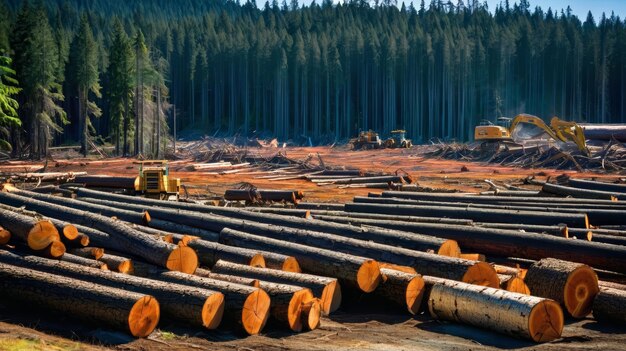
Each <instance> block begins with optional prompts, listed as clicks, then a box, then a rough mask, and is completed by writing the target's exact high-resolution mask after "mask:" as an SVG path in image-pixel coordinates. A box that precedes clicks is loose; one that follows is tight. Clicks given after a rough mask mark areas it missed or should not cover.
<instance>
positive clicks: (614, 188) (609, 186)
mask: <svg viewBox="0 0 626 351" xmlns="http://www.w3.org/2000/svg"><path fill="white" fill-rule="evenodd" d="M568 185H569V186H570V187H573V188H578V189H587V190H597V191H605V192H609V193H619V194H626V184H613V183H606V182H596V181H592V180H584V179H573V178H570V179H569V180H568Z"/></svg>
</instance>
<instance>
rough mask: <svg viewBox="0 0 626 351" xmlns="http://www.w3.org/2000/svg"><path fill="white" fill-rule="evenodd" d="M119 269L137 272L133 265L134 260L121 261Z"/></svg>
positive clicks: (121, 271) (125, 271)
mask: <svg viewBox="0 0 626 351" xmlns="http://www.w3.org/2000/svg"><path fill="white" fill-rule="evenodd" d="M117 271H118V272H120V273H123V274H133V273H134V272H135V267H134V265H133V261H132V260H126V261H123V262H121V263H120V264H119V265H118V266H117Z"/></svg>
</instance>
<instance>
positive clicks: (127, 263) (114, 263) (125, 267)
mask: <svg viewBox="0 0 626 351" xmlns="http://www.w3.org/2000/svg"><path fill="white" fill-rule="evenodd" d="M98 260H100V261H102V262H104V263H106V264H107V266H109V268H110V269H112V270H114V271H116V272H119V273H122V274H133V271H134V268H133V267H134V266H133V261H132V260H131V259H129V258H126V257H120V256H116V255H111V254H104V255H102V256H101V257H100V258H99V259H98Z"/></svg>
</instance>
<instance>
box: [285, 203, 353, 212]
mask: <svg viewBox="0 0 626 351" xmlns="http://www.w3.org/2000/svg"><path fill="white" fill-rule="evenodd" d="M296 209H300V210H327V211H329V210H330V211H343V204H336V203H317V202H299V203H298V204H297V205H296Z"/></svg>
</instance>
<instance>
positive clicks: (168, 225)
mask: <svg viewBox="0 0 626 351" xmlns="http://www.w3.org/2000/svg"><path fill="white" fill-rule="evenodd" d="M143 228H146V227H143ZM150 228H153V230H154V229H158V230H160V231H165V232H168V233H178V234H184V235H193V236H197V237H198V238H201V239H204V240H208V241H217V238H218V237H219V234H218V233H216V232H213V231H210V230H205V229H201V228H197V227H192V226H189V225H185V224H181V223H174V222H170V221H167V220H161V219H155V218H151V220H150ZM144 231H145V230H144Z"/></svg>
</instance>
